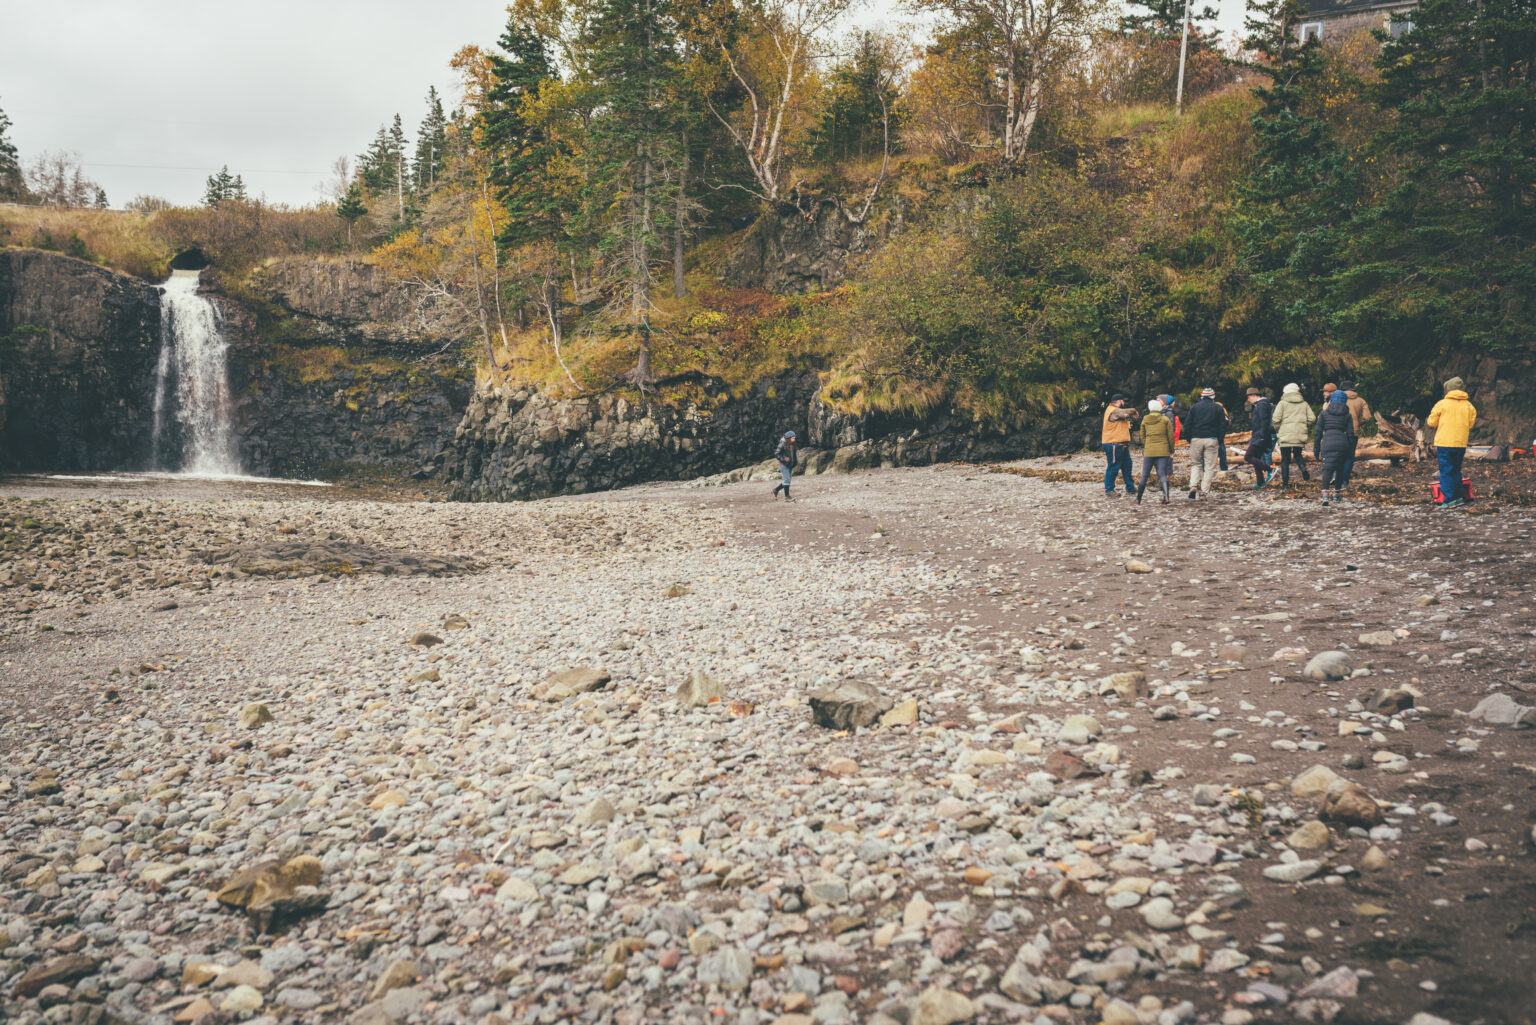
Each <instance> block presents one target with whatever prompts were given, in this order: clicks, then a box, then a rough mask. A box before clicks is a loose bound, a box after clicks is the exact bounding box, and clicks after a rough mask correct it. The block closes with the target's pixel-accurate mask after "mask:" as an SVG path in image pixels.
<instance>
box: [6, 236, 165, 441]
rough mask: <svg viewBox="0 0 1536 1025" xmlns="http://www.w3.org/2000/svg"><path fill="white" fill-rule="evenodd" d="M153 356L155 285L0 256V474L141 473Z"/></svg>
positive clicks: (73, 265)
mask: <svg viewBox="0 0 1536 1025" xmlns="http://www.w3.org/2000/svg"><path fill="white" fill-rule="evenodd" d="M159 349H160V297H159V290H158V289H157V288H156V287H155V286H154V285H151V284H149V283H147V282H144V281H141V280H139V279H138V278H134V277H129V276H128V275H126V274H118V273H116V272H114V271H110V270H106V269H104V268H102V267H98V266H96V265H95V264H91V263H87V262H85V261H84V260H77V259H74V258H73V257H69V256H63V255H60V254H58V253H49V252H43V251H41V250H35V249H4V250H0V468H7V469H29V470H44V469H46V470H106V469H118V468H134V469H137V468H140V467H144V466H147V465H148V462H149V455H150V452H149V445H150V435H151V431H152V428H153V425H154V397H155V360H156V357H157V356H158V354H159Z"/></svg>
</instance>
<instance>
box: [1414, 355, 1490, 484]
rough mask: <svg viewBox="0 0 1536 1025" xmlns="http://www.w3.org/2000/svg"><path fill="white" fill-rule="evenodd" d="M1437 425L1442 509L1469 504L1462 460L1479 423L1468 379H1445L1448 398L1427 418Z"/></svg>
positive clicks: (1432, 425) (1446, 396) (1437, 453)
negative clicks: (1467, 387) (1470, 394)
mask: <svg viewBox="0 0 1536 1025" xmlns="http://www.w3.org/2000/svg"><path fill="white" fill-rule="evenodd" d="M1424 422H1425V423H1426V424H1428V425H1429V426H1431V427H1433V428H1434V429H1435V457H1436V458H1437V459H1438V460H1439V462H1440V494H1441V495H1442V496H1443V498H1444V501H1443V502H1442V503H1441V505H1440V508H1442V509H1455V508H1456V507H1458V506H1463V505H1466V504H1467V499H1466V495H1465V488H1464V487H1463V486H1462V476H1461V464H1462V460H1464V459H1466V457H1467V440H1468V439H1469V438H1470V437H1471V435H1472V428H1473V427H1474V426H1475V425H1476V424H1477V407H1476V406H1474V405H1472V400H1471V399H1469V398H1468V397H1467V391H1466V382H1464V381H1463V380H1462V379H1461V378H1459V377H1453V378H1451V379H1450V380H1449V381H1447V382H1445V398H1443V399H1441V400H1440V401H1439V402H1437V403H1435V408H1434V409H1431V410H1430V411H1429V419H1428V420H1425V421H1424Z"/></svg>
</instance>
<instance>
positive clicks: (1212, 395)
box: [1184, 388, 1227, 498]
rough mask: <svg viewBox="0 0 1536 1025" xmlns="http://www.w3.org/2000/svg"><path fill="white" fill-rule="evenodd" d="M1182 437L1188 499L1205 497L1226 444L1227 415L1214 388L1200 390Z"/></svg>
mask: <svg viewBox="0 0 1536 1025" xmlns="http://www.w3.org/2000/svg"><path fill="white" fill-rule="evenodd" d="M1184 436H1185V437H1187V438H1188V439H1189V497H1190V498H1194V497H1196V496H1197V495H1199V496H1201V497H1207V496H1209V495H1210V493H1211V484H1212V482H1214V481H1215V479H1216V467H1217V465H1218V463H1219V462H1220V458H1221V449H1222V448H1223V447H1224V446H1225V445H1226V442H1227V413H1226V410H1224V409H1222V408H1221V403H1219V402H1217V401H1216V391H1215V389H1212V388H1202V389H1201V391H1200V401H1199V402H1196V403H1195V404H1194V405H1193V406H1191V407H1189V416H1188V417H1186V418H1185V420H1184Z"/></svg>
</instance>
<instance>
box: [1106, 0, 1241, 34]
mask: <svg viewBox="0 0 1536 1025" xmlns="http://www.w3.org/2000/svg"><path fill="white" fill-rule="evenodd" d="M1184 5H1185V0H1133V2H1132V3H1131V5H1130V6H1131V8H1132V9H1131V10H1130V11H1128V12H1126V13H1125V14H1124V15H1122V16H1121V18H1120V31H1121V32H1123V33H1125V34H1126V35H1130V36H1142V37H1150V38H1153V39H1158V38H1162V39H1169V38H1172V39H1178V38H1179V37H1180V36H1182V35H1183V34H1184ZM1254 6H1256V5H1255V4H1253V3H1252V2H1250V3H1249V7H1250V8H1252V7H1254ZM1217 16H1218V12H1217V10H1216V8H1214V7H1209V6H1207V7H1196V6H1195V5H1194V4H1193V3H1190V9H1189V25H1190V35H1189V41H1190V44H1191V45H1194V43H1195V39H1196V34H1197V33H1198V34H1199V36H1200V38H1202V39H1204V38H1206V37H1214V35H1215V32H1214V29H1215V25H1216V18H1217Z"/></svg>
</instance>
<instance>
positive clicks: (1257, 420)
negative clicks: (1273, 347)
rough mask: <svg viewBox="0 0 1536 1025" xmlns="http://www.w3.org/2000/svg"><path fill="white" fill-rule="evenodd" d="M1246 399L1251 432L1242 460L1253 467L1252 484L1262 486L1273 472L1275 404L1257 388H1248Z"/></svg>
mask: <svg viewBox="0 0 1536 1025" xmlns="http://www.w3.org/2000/svg"><path fill="white" fill-rule="evenodd" d="M1247 401H1248V417H1249V429H1250V430H1252V432H1253V433H1252V434H1250V435H1249V437H1248V451H1247V452H1245V453H1244V454H1243V462H1245V463H1247V464H1248V465H1249V466H1251V467H1253V486H1254V487H1255V488H1262V487H1263V486H1264V485H1265V484H1268V483H1269V478H1270V476H1271V474H1272V473H1273V472H1274V471H1273V470H1272V469H1271V468H1270V466H1271V464H1270V455H1271V453H1273V452H1274V449H1275V425H1274V417H1275V404H1274V403H1273V402H1271V401H1269V399H1267V398H1265V397H1264V393H1263V392H1261V391H1259V389H1257V388H1249V389H1248V397H1247Z"/></svg>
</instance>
